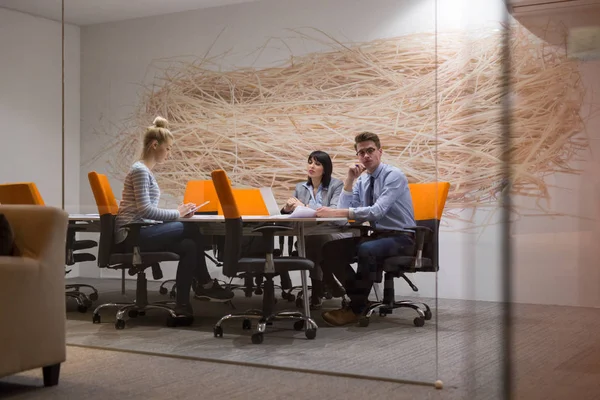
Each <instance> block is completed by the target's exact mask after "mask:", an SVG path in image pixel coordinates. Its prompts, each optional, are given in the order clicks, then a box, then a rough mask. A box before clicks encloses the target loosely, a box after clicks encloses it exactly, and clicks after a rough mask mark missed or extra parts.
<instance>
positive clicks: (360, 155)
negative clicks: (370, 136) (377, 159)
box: [356, 147, 377, 157]
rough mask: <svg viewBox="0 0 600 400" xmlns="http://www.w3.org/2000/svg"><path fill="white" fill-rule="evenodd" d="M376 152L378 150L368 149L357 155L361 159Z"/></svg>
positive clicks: (358, 152)
mask: <svg viewBox="0 0 600 400" xmlns="http://www.w3.org/2000/svg"><path fill="white" fill-rule="evenodd" d="M375 150H377V149H376V148H375V147H367V148H366V149H364V150H360V151H357V152H356V155H357V156H359V157H364V156H365V154H368V155H371V154H373V153H374V152H375Z"/></svg>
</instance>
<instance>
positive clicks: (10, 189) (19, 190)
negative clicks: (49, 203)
mask: <svg viewBox="0 0 600 400" xmlns="http://www.w3.org/2000/svg"><path fill="white" fill-rule="evenodd" d="M0 203H1V204H25V205H38V206H43V205H45V203H44V200H43V199H42V196H41V195H40V192H39V191H38V188H37V186H36V184H35V183H33V182H17V183H4V184H1V185H0Z"/></svg>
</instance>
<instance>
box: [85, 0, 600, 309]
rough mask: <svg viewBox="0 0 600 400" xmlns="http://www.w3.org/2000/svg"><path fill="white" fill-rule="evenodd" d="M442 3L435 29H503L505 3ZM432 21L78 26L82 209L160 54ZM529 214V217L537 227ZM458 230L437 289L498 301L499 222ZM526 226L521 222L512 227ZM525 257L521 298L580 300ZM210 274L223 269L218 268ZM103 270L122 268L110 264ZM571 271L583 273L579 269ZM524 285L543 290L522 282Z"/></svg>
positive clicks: (367, 10) (408, 7) (376, 12)
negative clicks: (543, 283) (105, 151)
mask: <svg viewBox="0 0 600 400" xmlns="http://www.w3.org/2000/svg"><path fill="white" fill-rule="evenodd" d="M438 6H439V8H438V15H437V17H438V26H437V29H438V30H439V31H444V30H450V29H463V30H469V29H471V28H479V27H498V26H499V23H500V22H501V21H502V19H503V15H504V13H505V8H504V2H503V1H502V0H490V1H480V0H439V1H438ZM434 21H435V19H434V1H433V0H425V1H410V0H374V1H368V2H367V1H360V0H330V1H327V2H323V1H320V0H302V1H300V0H298V1H293V0H265V1H261V2H257V3H249V4H241V5H234V6H228V7H220V8H213V9H206V10H198V11H193V12H186V13H177V14H171V15H166V16H161V17H152V18H142V19H137V20H131V21H124V22H118V23H110V24H102V25H95V26H89V27H84V28H82V109H81V112H82V147H81V156H82V161H83V163H82V173H81V201H82V210H84V211H89V212H95V209H96V207H95V205H94V201H93V197H92V194H91V191H90V190H89V184H88V182H87V172H88V171H90V170H97V171H100V172H107V171H108V164H107V161H108V158H107V157H106V156H103V157H100V158H95V156H96V155H97V154H98V150H99V149H101V148H104V147H105V146H107V145H109V144H110V138H108V137H106V136H101V135H96V134H95V133H96V132H108V133H110V134H113V135H114V134H117V133H118V132H119V130H120V129H122V127H123V122H124V121H125V119H126V118H127V117H129V116H130V115H131V113H132V112H133V110H134V109H135V107H136V105H137V104H138V94H139V91H140V84H148V83H151V82H152V81H153V79H154V78H155V70H154V69H153V68H151V67H149V66H151V65H152V64H153V63H156V62H157V61H159V60H162V64H161V66H162V67H164V66H165V65H166V63H167V61H168V60H169V58H172V57H181V56H189V58H188V59H190V58H191V59H194V58H199V57H201V56H203V55H205V53H206V52H207V51H208V49H210V54H212V55H218V54H221V53H223V52H226V51H229V54H228V55H227V57H225V58H224V63H225V64H224V67H226V68H227V67H233V66H237V67H240V66H249V65H252V66H255V67H263V66H267V65H270V64H271V63H273V62H275V61H280V60H281V59H282V58H285V57H287V56H288V55H289V53H288V52H287V50H286V47H285V46H283V45H281V44H279V43H277V42H276V41H272V42H271V43H270V45H269V46H268V47H266V48H265V49H263V50H262V52H261V53H260V56H257V54H258V52H257V51H256V50H257V49H258V48H259V47H261V46H262V45H263V44H264V43H265V42H266V41H267V40H268V39H269V38H277V37H286V38H289V37H291V36H293V34H292V33H291V32H290V31H289V30H287V29H289V28H305V27H314V28H317V29H321V30H323V31H325V32H327V33H328V34H331V35H333V36H335V37H336V38H338V39H341V40H343V41H346V40H347V41H368V40H372V39H376V38H385V37H391V36H398V35H403V34H408V33H414V32H432V31H434V30H435V28H436V27H435V25H434ZM217 37H218V40H216V39H217ZM287 45H289V46H290V48H291V51H292V52H293V54H294V55H301V54H303V53H307V52H312V51H318V50H321V48H320V47H319V46H318V45H316V44H314V43H311V44H307V43H304V42H301V41H296V40H289V41H288V42H287ZM594 71H595V70H594ZM586 76H587V75H586ZM111 183H112V185H113V188H114V190H115V192H116V193H117V194H118V193H120V191H121V190H122V183H121V182H119V181H116V180H113V181H111ZM575 186H577V185H575ZM492 206H494V205H492ZM575 208H578V207H577V206H576V207H575ZM499 215H500V214H499V212H498V210H497V209H495V208H494V207H492V210H490V211H479V212H478V213H477V216H476V220H477V221H479V222H480V223H482V224H483V223H485V222H493V221H494V220H497V219H498V218H499ZM489 218H491V220H489ZM548 218H550V217H548ZM532 221H533V220H529V221H528V223H529V224H533V225H534V226H536V224H538V223H537V222H532ZM538 226H539V225H538ZM561 226H564V224H558V225H554V228H555V230H556V231H558V232H560V230H561V228H560V227H561ZM452 228H453V229H452V231H450V230H448V229H446V230H444V231H443V232H442V238H441V249H440V252H441V270H440V272H439V274H438V277H437V278H438V280H437V288H438V294H439V296H440V297H444V298H461V299H480V300H491V301H498V300H500V299H501V282H502V281H501V257H500V255H501V253H500V249H501V247H500V241H499V238H500V226H499V225H495V226H494V225H492V226H490V227H488V228H487V229H485V230H484V231H481V232H477V233H476V234H464V233H460V232H456V228H458V226H457V224H454V226H453V227H452ZM539 229H543V228H539ZM539 229H538V230H539ZM524 232H525V231H524V230H523V226H522V225H521V226H520V227H518V228H517V231H516V232H515V233H517V234H519V233H524ZM524 243H526V241H523V240H521V241H520V242H519V243H518V245H517V246H521V247H517V248H515V252H516V253H519V252H522V251H523V246H525V245H524ZM550 247H552V246H550ZM530 248H531V247H527V246H526V247H525V249H530ZM516 258H518V257H516ZM528 264H530V263H529V262H527V261H525V259H524V258H523V257H520V258H518V259H517V262H516V264H515V268H520V271H521V272H520V275H519V276H520V277H522V278H523V279H522V280H520V281H519V283H518V290H517V291H516V293H517V295H518V296H517V297H516V301H528V302H541V303H563V304H571V303H572V301H571V300H572V299H574V298H576V297H577V293H576V292H575V291H574V290H576V289H577V288H576V287H575V288H574V287H565V288H561V289H560V290H561V292H562V293H566V294H565V295H564V296H563V295H560V296H557V295H556V292H557V288H556V287H555V286H552V288H551V289H550V288H549V290H545V289H544V288H543V287H539V285H537V283H538V282H539V276H538V275H537V274H531V273H529V272H531V271H532V269H523V268H525V267H527V265H528ZM577 265H578V264H577V263H574V264H572V265H571V266H570V268H571V270H576V269H577ZM560 268H563V266H562V264H560V265H559V264H551V265H547V266H546V270H545V271H544V272H547V273H548V274H549V275H550V276H552V274H553V273H554V272H556V271H559V270H560ZM539 269H540V268H538V270H539ZM524 271H529V272H526V273H523V272H524ZM213 272H214V274H215V276H218V275H216V274H217V271H213ZM85 274H89V276H96V275H97V274H98V271H97V269H95V268H94V267H93V266H90V267H89V269H88V268H86V272H85ZM165 275H166V276H169V277H172V276H174V268H173V267H172V266H171V267H170V268H169V270H168V271H166V273H165ZM103 276H117V274H116V273H114V272H112V271H105V272H103ZM574 276H576V277H579V276H580V275H578V274H577V273H575V275H574ZM415 281H416V283H417V285H418V286H419V287H420V289H421V290H420V292H419V294H420V295H421V296H433V295H435V293H436V280H435V277H433V276H432V275H427V274H420V275H418V276H416V277H415ZM397 287H398V293H403V294H409V295H414V294H413V293H412V292H411V291H410V289H407V287H406V285H404V284H403V283H402V282H399V283H398V285H397ZM528 287H538V288H539V289H538V290H537V291H531V290H526V289H524V288H528ZM579 304H580V305H581V303H579ZM596 304H597V305H598V304H600V302H599V303H596Z"/></svg>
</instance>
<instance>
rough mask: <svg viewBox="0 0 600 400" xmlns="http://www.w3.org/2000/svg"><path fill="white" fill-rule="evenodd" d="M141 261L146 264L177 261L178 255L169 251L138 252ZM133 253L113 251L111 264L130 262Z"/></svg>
mask: <svg viewBox="0 0 600 400" xmlns="http://www.w3.org/2000/svg"><path fill="white" fill-rule="evenodd" d="M140 254H141V256H142V262H143V263H144V264H146V265H148V264H156V263H160V262H163V261H179V255H177V254H175V253H169V252H166V251H165V252H152V253H144V252H142V253H140ZM132 261H133V253H113V254H111V255H110V263H111V264H131V262H132Z"/></svg>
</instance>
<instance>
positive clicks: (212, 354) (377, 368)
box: [67, 280, 600, 399]
mask: <svg viewBox="0 0 600 400" xmlns="http://www.w3.org/2000/svg"><path fill="white" fill-rule="evenodd" d="M88 282H94V283H95V284H97V285H98V288H99V290H100V291H101V298H100V300H99V301H98V302H97V303H102V302H106V301H111V300H118V299H121V298H122V296H121V295H120V293H119V292H118V288H119V281H115V280H93V281H88ZM157 287H158V285H157V284H156V283H151V284H150V285H149V291H150V296H151V300H164V299H165V298H166V297H165V296H161V295H159V294H158V292H157ZM133 288H134V282H128V292H127V296H128V297H129V298H132V297H133ZM193 304H194V309H195V314H196V319H197V320H196V322H195V324H194V326H192V327H189V328H167V327H166V326H165V319H166V318H165V317H166V315H165V314H164V313H161V312H154V313H150V312H149V313H148V315H147V316H145V317H142V318H137V319H132V320H129V321H128V322H127V327H126V328H125V330H116V329H115V328H114V325H113V321H114V311H112V310H111V311H107V312H103V323H102V324H100V325H94V324H92V323H91V312H88V313H86V314H80V313H77V312H76V311H73V310H74V307H73V305H72V304H71V303H69V310H70V312H68V323H67V327H68V335H67V341H68V343H71V344H75V345H83V346H92V347H99V348H108V349H117V350H133V351H141V352H148V353H152V354H162V355H171V356H184V357H191V358H197V359H201V360H218V361H226V362H234V363H243V364H250V365H252V364H256V365H264V366H271V367H277V368H293V369H300V370H307V371H323V372H327V373H339V374H356V375H362V376H371V377H378V378H386V379H398V380H407V381H419V382H426V383H432V382H433V381H435V379H441V380H443V381H444V383H445V386H446V388H450V389H453V390H455V394H457V395H458V393H460V394H461V396H465V397H458V398H477V399H479V398H481V399H487V398H489V399H496V398H500V397H501V394H502V374H501V372H502V366H503V353H502V344H503V330H502V311H503V309H502V305H501V304H498V303H492V302H475V301H459V300H439V301H438V308H437V310H436V311H437V312H436V313H434V314H436V316H437V317H434V319H433V320H431V321H428V322H427V323H426V324H425V326H424V327H422V328H417V327H415V326H413V324H412V319H413V318H414V316H415V314H414V312H413V311H411V310H400V311H399V312H398V313H397V314H394V315H390V316H387V317H386V318H380V317H378V316H377V317H373V320H372V322H371V324H370V326H369V327H367V328H360V327H355V326H350V327H341V328H331V327H327V326H326V325H325V324H324V322H323V321H322V319H321V318H320V316H319V315H314V317H315V319H316V321H317V323H318V324H319V327H320V329H319V332H318V335H317V338H316V339H315V340H313V341H309V340H307V339H305V338H304V335H303V333H302V332H295V331H294V330H293V329H292V328H291V323H283V322H282V323H280V324H278V325H277V326H276V328H275V329H272V330H270V331H269V333H268V334H267V335H266V336H265V341H264V343H263V344H261V345H253V344H252V343H251V342H250V337H249V333H248V332H247V331H243V330H242V329H241V321H235V322H229V323H226V325H224V327H225V336H224V337H223V338H214V337H213V334H212V326H213V324H214V323H215V322H216V320H217V319H218V318H219V317H220V316H222V315H224V314H226V313H228V312H230V311H231V308H230V307H228V306H227V305H225V304H216V303H210V304H209V303H206V302H200V301H194V302H193ZM234 304H235V305H236V306H237V308H238V311H240V310H243V309H245V308H251V307H256V306H259V305H260V296H254V297H252V298H250V299H247V298H244V297H243V295H242V294H241V292H240V293H239V294H238V296H237V297H236V298H235V302H234ZM429 304H430V305H431V306H433V305H434V304H435V302H434V301H431V302H430V303H429ZM338 305H339V302H337V301H334V300H332V301H329V302H327V303H326V306H328V307H331V308H334V307H337V306H338ZM277 307H278V308H280V309H283V308H292V309H293V308H294V307H293V304H291V303H287V302H286V301H284V300H282V299H280V300H279V302H278V304H277ZM514 313H515V318H514V327H513V328H514V329H513V331H512V332H513V347H512V349H511V350H512V352H511V354H512V360H513V363H512V365H513V370H514V372H515V374H516V375H515V376H516V378H515V387H514V389H515V391H516V393H519V396H518V397H520V396H521V394H523V395H526V396H528V397H521V398H527V399H529V398H544V399H546V398H561V397H555V396H558V395H561V394H562V393H563V392H562V391H561V390H562V386H564V387H572V388H576V389H577V390H579V391H580V392H581V393H583V397H578V398H590V399H591V398H594V399H595V398H600V387H598V385H597V384H596V382H600V375H599V373H598V371H599V370H600V368H599V365H598V363H597V362H596V358H595V357H594V354H596V352H597V351H598V348H600V341H599V340H598V338H597V335H594V334H592V333H593V332H597V331H598V329H600V310H597V309H589V308H574V307H557V306H543V305H527V304H516V305H514ZM317 314H318V313H317ZM436 328H437V329H436ZM436 352H437V354H436ZM567 382H568V383H567ZM552 385H555V386H557V390H556V391H548V390H547V389H544V387H548V386H552ZM565 390H566V389H565ZM540 393H545V394H544V396H546V397H539V395H540ZM586 393H587V394H586ZM592 394H594V396H592ZM595 394H598V396H595ZM586 396H590V397H586Z"/></svg>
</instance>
